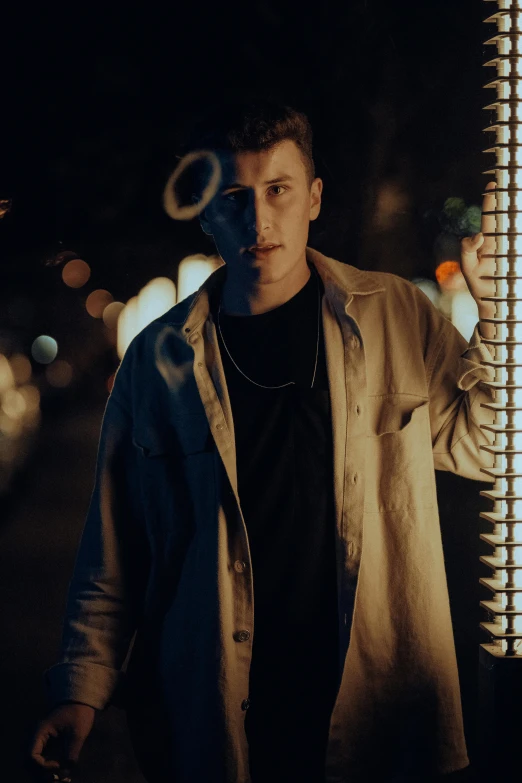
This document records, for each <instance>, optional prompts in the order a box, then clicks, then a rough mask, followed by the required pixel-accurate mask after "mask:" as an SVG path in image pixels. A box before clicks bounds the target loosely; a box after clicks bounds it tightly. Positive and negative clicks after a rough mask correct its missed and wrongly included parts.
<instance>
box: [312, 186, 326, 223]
mask: <svg viewBox="0 0 522 783" xmlns="http://www.w3.org/2000/svg"><path fill="white" fill-rule="evenodd" d="M322 192H323V180H322V179H320V178H319V177H316V178H315V179H314V181H313V182H312V186H311V188H310V220H315V219H316V218H317V217H318V215H319V212H320V211H321V194H322Z"/></svg>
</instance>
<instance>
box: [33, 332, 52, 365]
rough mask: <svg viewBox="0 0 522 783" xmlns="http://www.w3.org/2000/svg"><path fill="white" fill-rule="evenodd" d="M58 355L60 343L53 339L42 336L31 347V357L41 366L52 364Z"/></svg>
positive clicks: (45, 335)
mask: <svg viewBox="0 0 522 783" xmlns="http://www.w3.org/2000/svg"><path fill="white" fill-rule="evenodd" d="M57 354H58V343H57V342H56V340H55V339H54V338H53V337H49V335H47V334H41V335H40V337H37V338H36V340H35V341H34V342H33V344H32V346H31V355H32V357H33V359H34V360H35V362H39V364H50V363H51V362H53V361H54V360H55V359H56V356H57Z"/></svg>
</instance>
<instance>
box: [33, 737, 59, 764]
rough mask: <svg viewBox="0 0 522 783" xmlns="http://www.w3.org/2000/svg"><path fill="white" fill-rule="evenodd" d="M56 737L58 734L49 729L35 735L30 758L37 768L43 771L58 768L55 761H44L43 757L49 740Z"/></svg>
mask: <svg viewBox="0 0 522 783" xmlns="http://www.w3.org/2000/svg"><path fill="white" fill-rule="evenodd" d="M57 736H58V732H57V731H56V730H54V729H51V728H48V729H45V730H43V731H40V732H38V734H37V735H36V737H35V739H34V742H33V747H32V748H31V758H32V760H33V761H34V762H35V763H36V764H38V766H40V767H43V768H44V769H57V768H58V767H59V766H60V764H59V762H58V761H57V760H56V759H46V758H45V757H44V755H43V751H44V749H45V746H46V745H47V742H48V741H49V738H50V737H57Z"/></svg>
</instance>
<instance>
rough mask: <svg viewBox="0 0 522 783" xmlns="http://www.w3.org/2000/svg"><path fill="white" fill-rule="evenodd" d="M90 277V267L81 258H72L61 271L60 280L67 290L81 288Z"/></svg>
mask: <svg viewBox="0 0 522 783" xmlns="http://www.w3.org/2000/svg"><path fill="white" fill-rule="evenodd" d="M90 276H91V267H90V266H89V264H88V263H87V262H86V261H82V259H81V258H73V259H72V261H68V262H67V263H66V264H65V266H64V268H63V269H62V280H63V282H64V283H65V285H68V286H69V288H81V287H82V285H85V283H86V282H87V280H88V279H89V278H90Z"/></svg>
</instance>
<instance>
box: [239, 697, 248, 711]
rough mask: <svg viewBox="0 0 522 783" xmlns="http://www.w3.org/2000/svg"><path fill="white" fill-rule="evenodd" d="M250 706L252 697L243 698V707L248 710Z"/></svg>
mask: <svg viewBox="0 0 522 783" xmlns="http://www.w3.org/2000/svg"><path fill="white" fill-rule="evenodd" d="M249 707H250V699H243V701H242V702H241V709H242V710H248V708H249Z"/></svg>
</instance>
